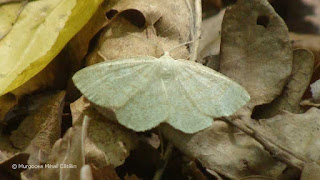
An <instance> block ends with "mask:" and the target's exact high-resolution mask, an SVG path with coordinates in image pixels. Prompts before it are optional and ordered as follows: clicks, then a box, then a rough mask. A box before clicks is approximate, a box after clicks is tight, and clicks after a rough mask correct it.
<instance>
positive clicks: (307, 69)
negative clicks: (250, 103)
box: [255, 49, 314, 119]
mask: <svg viewBox="0 0 320 180" xmlns="http://www.w3.org/2000/svg"><path fill="white" fill-rule="evenodd" d="M313 58H314V57H313V55H312V52H310V51H309V50H306V49H297V50H294V51H293V67H292V73H291V76H290V79H289V81H288V83H287V84H286V86H285V88H284V90H283V92H282V94H281V96H279V97H277V98H276V99H275V100H274V101H272V102H271V103H270V104H267V105H263V106H260V107H259V108H257V109H256V110H257V111H256V114H255V117H256V118H258V119H260V118H268V117H272V116H274V115H277V114H278V113H279V112H281V111H282V110H286V111H289V112H293V113H299V112H300V105H299V104H300V102H301V99H302V96H303V94H304V92H305V91H306V89H307V88H308V86H309V84H310V80H311V76H312V73H313V64H314V60H313ZM258 111H260V112H258ZM257 113H259V114H257Z"/></svg>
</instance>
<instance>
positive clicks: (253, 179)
mask: <svg viewBox="0 0 320 180" xmlns="http://www.w3.org/2000/svg"><path fill="white" fill-rule="evenodd" d="M239 180H276V179H275V178H272V177H267V176H247V177H243V178H241V179H239Z"/></svg>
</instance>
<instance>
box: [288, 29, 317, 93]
mask: <svg viewBox="0 0 320 180" xmlns="http://www.w3.org/2000/svg"><path fill="white" fill-rule="evenodd" d="M289 35H290V39H292V40H293V47H294V48H305V49H309V50H310V51H311V52H312V53H313V55H314V72H313V76H312V79H311V82H312V83H313V82H315V81H317V80H318V79H320V36H319V35H317V34H296V33H290V34H289ZM305 96H306V97H308V98H311V96H312V95H311V93H310V91H309V90H308V91H307V92H306V94H305Z"/></svg>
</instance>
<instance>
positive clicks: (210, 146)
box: [161, 121, 285, 179]
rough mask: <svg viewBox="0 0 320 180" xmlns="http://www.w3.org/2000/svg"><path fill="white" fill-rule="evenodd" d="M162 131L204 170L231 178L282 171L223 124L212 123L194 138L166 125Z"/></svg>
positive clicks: (244, 137)
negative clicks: (198, 162)
mask: <svg viewBox="0 0 320 180" xmlns="http://www.w3.org/2000/svg"><path fill="white" fill-rule="evenodd" d="M161 130H162V132H163V134H164V136H165V137H166V138H168V140H169V141H171V142H172V143H173V144H174V145H175V146H176V147H177V148H178V149H179V150H180V151H181V152H183V153H185V154H186V155H188V156H190V157H193V158H196V159H198V160H199V161H200V162H201V164H202V165H203V166H204V167H205V168H206V169H209V170H213V171H215V172H217V173H219V174H222V175H224V176H226V177H228V178H231V179H238V178H241V177H245V176H249V175H252V174H260V175H265V176H271V177H277V176H279V175H280V174H281V173H282V171H283V170H284V169H285V165H284V164H282V163H280V162H277V161H275V160H274V159H273V158H272V157H271V156H270V155H269V154H268V152H266V151H265V150H264V149H263V147H262V146H261V145H260V144H259V143H258V142H256V141H255V140H254V139H252V138H251V137H249V136H247V135H245V134H243V133H235V132H232V129H231V130H230V129H229V127H228V126H227V125H226V124H225V123H224V122H220V121H215V122H214V123H213V125H212V128H209V129H206V130H204V131H201V132H199V133H197V134H194V135H189V134H184V133H182V132H179V131H177V130H175V129H173V128H171V127H169V126H162V127H161ZM209 172H210V171H209Z"/></svg>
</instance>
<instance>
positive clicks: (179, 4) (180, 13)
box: [87, 0, 190, 65]
mask: <svg viewBox="0 0 320 180" xmlns="http://www.w3.org/2000/svg"><path fill="white" fill-rule="evenodd" d="M111 7H112V8H111V9H112V10H113V12H119V13H118V14H117V15H116V16H115V17H114V18H113V20H112V22H111V23H110V24H108V26H106V27H105V28H104V31H103V32H102V33H101V36H100V38H99V40H98V44H97V46H96V48H95V50H94V51H93V53H91V54H90V55H89V57H88V59H87V64H88V65H91V64H95V63H98V62H102V61H104V60H111V59H117V58H125V57H133V56H138V55H151V56H155V57H159V56H160V55H162V53H163V52H162V51H161V49H158V48H157V47H156V46H155V45H152V43H150V42H148V41H145V40H143V39H149V41H152V42H154V43H156V44H158V46H160V47H162V48H163V49H165V50H168V49H170V48H172V47H174V46H176V45H178V44H181V43H185V42H186V41H187V40H188V38H189V34H190V33H189V32H190V10H189V8H188V5H187V4H186V1H185V0H178V1H170V0H165V1H156V0H152V1H150V0H141V1H129V0H122V1H114V2H113V3H111ZM173 9H174V10H173ZM128 32H130V33H133V34H135V35H137V36H140V37H141V38H142V39H141V38H138V37H135V36H133V35H129V34H128ZM188 54H189V53H188V52H187V51H186V49H183V48H180V51H178V50H176V51H173V52H172V56H173V57H176V58H177V57H179V58H187V57H188Z"/></svg>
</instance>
